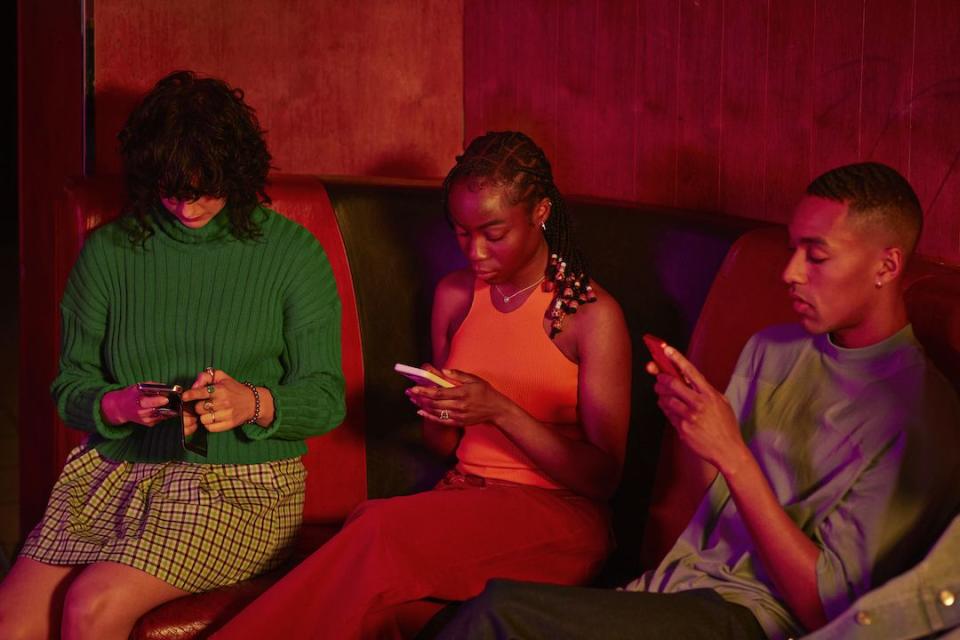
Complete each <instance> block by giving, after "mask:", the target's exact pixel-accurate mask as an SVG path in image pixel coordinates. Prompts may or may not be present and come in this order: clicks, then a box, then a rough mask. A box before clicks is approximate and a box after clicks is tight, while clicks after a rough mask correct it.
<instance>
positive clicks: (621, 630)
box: [439, 580, 766, 640]
mask: <svg viewBox="0 0 960 640" xmlns="http://www.w3.org/2000/svg"><path fill="white" fill-rule="evenodd" d="M439 638H440V639H441V640H493V639H497V640H515V639H516V640H519V639H521V638H522V639H523V640H528V639H531V638H543V639H544V640H547V639H549V640H562V639H565V638H570V639H573V638H597V639H598V640H599V639H602V640H618V639H620V638H623V639H624V640H627V639H630V640H642V639H646V638H650V639H651V640H653V639H655V640H664V639H666V640H700V639H701V638H702V639H703V640H717V639H724V638H727V639H730V640H765V639H766V634H764V632H763V629H762V628H761V627H760V624H759V623H758V622H757V619H756V618H754V616H753V614H752V613H751V612H750V610H749V609H747V608H746V607H742V606H740V605H737V604H733V603H730V602H727V601H726V600H724V599H723V598H721V597H720V596H719V595H717V593H716V592H714V591H713V590H711V589H696V590H693V591H686V592H683V593H666V594H664V593H642V592H633V591H615V590H612V589H591V588H584V587H563V586H559V585H551V584H536V583H532V582H512V581H509V580H491V581H490V582H488V583H487V587H486V589H484V591H483V593H481V594H480V595H479V596H477V597H476V598H473V599H472V600H468V601H467V602H466V603H465V604H463V605H462V606H461V607H460V610H459V611H458V613H457V615H456V616H455V617H454V619H453V620H452V621H451V622H450V623H449V624H448V625H447V626H446V627H444V629H443V631H442V632H441V633H440V635H439Z"/></svg>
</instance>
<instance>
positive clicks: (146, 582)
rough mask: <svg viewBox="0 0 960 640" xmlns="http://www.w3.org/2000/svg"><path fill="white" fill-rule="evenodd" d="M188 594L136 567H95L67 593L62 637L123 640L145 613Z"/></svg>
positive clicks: (105, 564)
mask: <svg viewBox="0 0 960 640" xmlns="http://www.w3.org/2000/svg"><path fill="white" fill-rule="evenodd" d="M187 593H188V592H187V591H183V590H182V589H178V588H176V587H174V586H172V585H170V584H167V583H166V582H164V581H163V580H160V579H159V578H155V577H153V576H151V575H150V574H148V573H145V572H143V571H140V570H139V569H134V568H133V567H128V566H126V565H123V564H118V563H116V562H98V563H96V564H92V565H90V566H89V567H87V568H86V569H84V570H83V571H82V572H81V573H80V575H79V576H77V577H76V579H74V581H73V582H72V583H71V584H70V588H69V589H68V590H67V596H66V601H65V603H64V607H63V623H62V626H61V632H62V637H63V638H64V640H84V639H86V638H96V639H98V640H112V639H116V640H124V639H125V638H127V636H129V635H130V630H131V629H133V625H134V624H136V622H137V619H138V618H140V616H142V615H143V614H144V613H146V612H147V611H150V609H153V608H154V607H156V606H158V605H161V604H163V603H164V602H168V601H169V600H173V599H174V598H179V597H180V596H184V595H187Z"/></svg>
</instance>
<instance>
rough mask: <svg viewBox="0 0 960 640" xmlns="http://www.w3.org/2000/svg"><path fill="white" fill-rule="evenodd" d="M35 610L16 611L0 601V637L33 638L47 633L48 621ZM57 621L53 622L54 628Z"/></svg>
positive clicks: (14, 638) (30, 639) (26, 639)
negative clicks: (36, 613)
mask: <svg viewBox="0 0 960 640" xmlns="http://www.w3.org/2000/svg"><path fill="white" fill-rule="evenodd" d="M31 613H35V612H29V611H18V610H16V609H15V608H14V607H9V606H5V605H4V604H3V603H0V638H3V639H4V640H35V638H43V637H46V636H47V635H48V631H47V630H48V629H49V626H50V621H47V620H42V619H40V618H39V617H38V616H37V615H29V614H31ZM57 624H59V621H56V622H55V623H54V628H56V625H57Z"/></svg>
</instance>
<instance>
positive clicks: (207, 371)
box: [203, 367, 217, 384]
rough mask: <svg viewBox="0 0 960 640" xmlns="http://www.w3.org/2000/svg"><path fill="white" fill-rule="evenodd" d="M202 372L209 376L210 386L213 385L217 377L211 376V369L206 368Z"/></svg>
mask: <svg viewBox="0 0 960 640" xmlns="http://www.w3.org/2000/svg"><path fill="white" fill-rule="evenodd" d="M203 372H204V373H206V374H207V375H208V376H210V384H213V383H214V382H216V380H217V377H216V376H215V375H213V367H207V368H206V369H204V370H203Z"/></svg>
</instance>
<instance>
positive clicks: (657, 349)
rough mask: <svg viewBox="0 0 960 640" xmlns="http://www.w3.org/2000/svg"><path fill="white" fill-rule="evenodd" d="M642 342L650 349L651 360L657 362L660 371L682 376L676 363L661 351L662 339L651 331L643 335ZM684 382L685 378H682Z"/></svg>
mask: <svg viewBox="0 0 960 640" xmlns="http://www.w3.org/2000/svg"><path fill="white" fill-rule="evenodd" d="M643 343H644V344H645V345H647V349H648V350H649V351H650V355H651V356H652V357H653V361H654V362H655V363H657V367H658V368H659V369H660V371H661V372H663V373H665V374H667V375H670V376H677V377H678V378H684V376H683V373H682V372H681V371H680V369H679V368H677V365H676V363H674V361H673V360H671V359H670V358H668V357H667V354H666V353H664V352H663V345H664V341H663V340H661V339H660V338H658V337H657V336H655V335H653V334H651V333H645V334H644V335H643ZM684 381H685V382H686V379H685V378H684Z"/></svg>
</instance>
